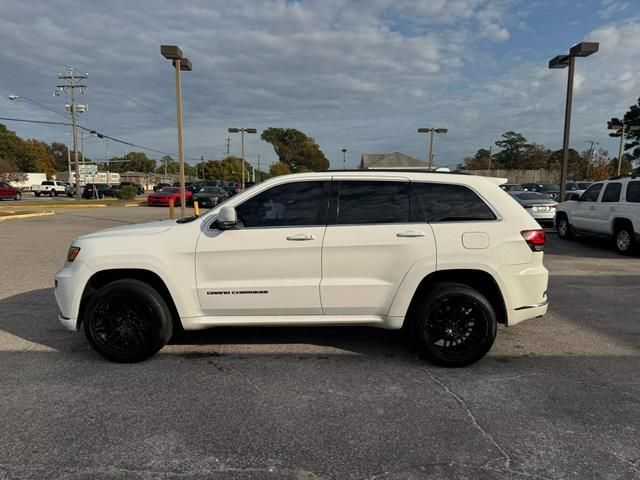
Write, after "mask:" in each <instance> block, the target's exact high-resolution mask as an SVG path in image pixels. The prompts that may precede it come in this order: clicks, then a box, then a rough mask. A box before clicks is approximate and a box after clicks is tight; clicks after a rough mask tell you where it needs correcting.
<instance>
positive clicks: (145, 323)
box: [83, 280, 173, 363]
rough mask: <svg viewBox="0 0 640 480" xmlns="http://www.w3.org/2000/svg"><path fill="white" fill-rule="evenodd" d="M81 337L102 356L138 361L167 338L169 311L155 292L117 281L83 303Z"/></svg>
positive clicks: (137, 283)
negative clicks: (84, 307) (82, 331)
mask: <svg viewBox="0 0 640 480" xmlns="http://www.w3.org/2000/svg"><path fill="white" fill-rule="evenodd" d="M83 320H84V327H85V334H86V336H87V338H88V340H89V342H90V343H91V345H92V346H93V347H94V348H95V349H96V351H97V352H98V353H99V354H100V355H102V356H103V357H105V358H107V359H109V360H111V361H114V362H121V363H131V362H139V361H141V360H144V359H146V358H148V357H150V356H152V355H153V354H155V353H156V352H157V351H158V350H160V349H161V348H162V347H163V346H164V345H166V343H167V342H168V341H169V339H170V338H171V334H172V332H173V324H172V318H171V312H170V310H169V308H168V307H167V305H166V302H165V301H164V300H163V298H162V297H161V296H160V295H159V294H158V292H157V291H156V290H155V289H153V288H152V287H150V286H149V285H147V284H146V283H143V282H140V281H138V280H118V281H116V282H113V283H110V284H108V285H106V286H104V287H102V288H101V289H100V290H98V292H96V293H95V294H94V295H93V296H92V297H91V299H90V300H89V302H88V303H87V306H86V309H85V314H84V318H83Z"/></svg>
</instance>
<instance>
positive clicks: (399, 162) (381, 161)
mask: <svg viewBox="0 0 640 480" xmlns="http://www.w3.org/2000/svg"><path fill="white" fill-rule="evenodd" d="M385 168H387V169H391V168H415V169H418V168H429V164H428V163H427V162H423V161H422V160H418V159H417V158H413V157H411V156H409V155H405V154H404V153H400V152H393V153H363V154H362V156H361V157H360V169H361V170H377V169H385Z"/></svg>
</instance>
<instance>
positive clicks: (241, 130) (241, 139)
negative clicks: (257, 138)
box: [227, 128, 258, 190]
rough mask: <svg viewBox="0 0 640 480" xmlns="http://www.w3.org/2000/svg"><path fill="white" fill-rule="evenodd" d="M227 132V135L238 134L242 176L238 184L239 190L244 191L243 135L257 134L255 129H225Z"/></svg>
mask: <svg viewBox="0 0 640 480" xmlns="http://www.w3.org/2000/svg"><path fill="white" fill-rule="evenodd" d="M227 131H228V132H229V133H240V143H241V146H240V156H241V157H242V174H241V175H240V178H241V179H242V182H241V183H240V188H241V189H242V190H244V178H245V173H244V171H245V168H244V133H245V132H247V133H258V131H257V130H256V129H255V128H229V129H227ZM228 145H229V144H228V143H227V148H228Z"/></svg>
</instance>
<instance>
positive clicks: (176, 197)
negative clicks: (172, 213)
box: [147, 187, 193, 206]
mask: <svg viewBox="0 0 640 480" xmlns="http://www.w3.org/2000/svg"><path fill="white" fill-rule="evenodd" d="M184 195H185V200H186V201H187V203H189V199H190V198H191V195H193V192H190V191H189V190H187V191H185V192H184ZM172 198H173V204H174V205H180V189H179V188H177V187H164V188H161V189H160V190H158V191H157V192H153V193H152V194H150V195H149V196H148V197H147V203H148V204H149V205H164V206H166V205H169V200H170V199H172Z"/></svg>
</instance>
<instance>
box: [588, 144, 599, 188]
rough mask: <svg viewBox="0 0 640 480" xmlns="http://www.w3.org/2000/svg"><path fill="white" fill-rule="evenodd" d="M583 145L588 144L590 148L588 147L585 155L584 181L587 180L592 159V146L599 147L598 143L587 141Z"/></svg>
mask: <svg viewBox="0 0 640 480" xmlns="http://www.w3.org/2000/svg"><path fill="white" fill-rule="evenodd" d="M585 143H590V144H591V146H590V147H589V153H588V155H587V174H586V176H585V180H588V179H589V169H590V167H591V161H592V159H593V146H594V145H600V144H599V143H598V142H594V141H593V140H587V141H586V142H585Z"/></svg>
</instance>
